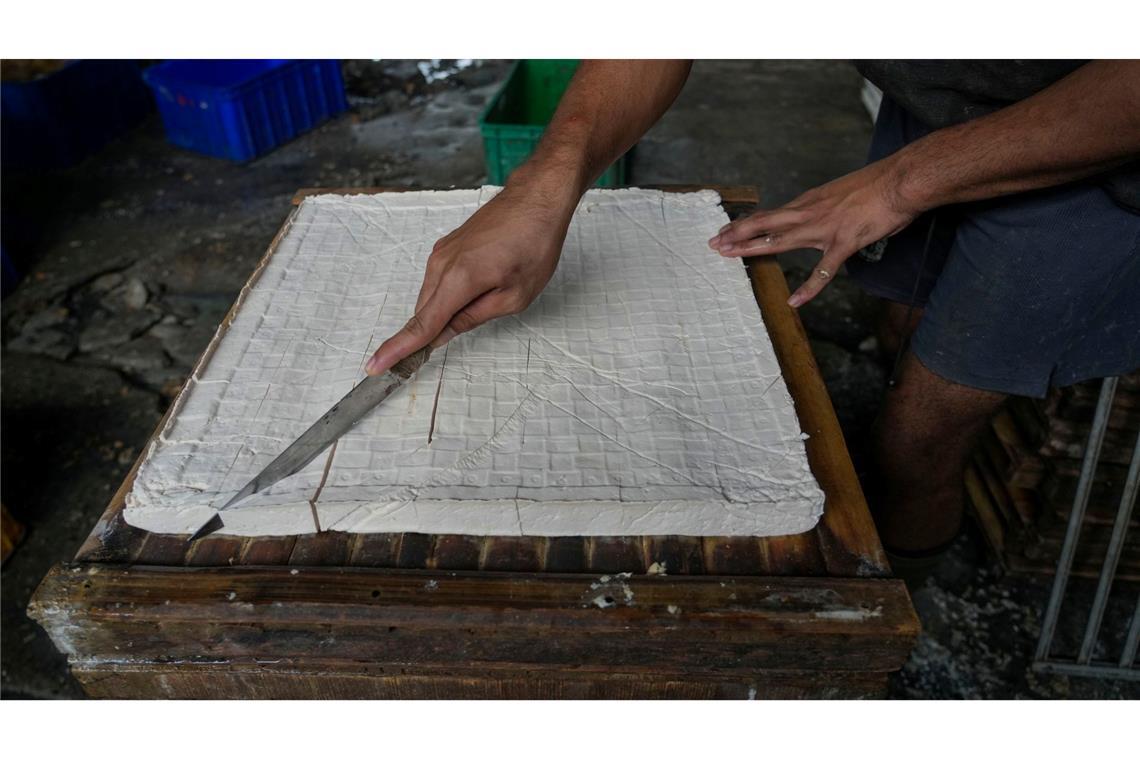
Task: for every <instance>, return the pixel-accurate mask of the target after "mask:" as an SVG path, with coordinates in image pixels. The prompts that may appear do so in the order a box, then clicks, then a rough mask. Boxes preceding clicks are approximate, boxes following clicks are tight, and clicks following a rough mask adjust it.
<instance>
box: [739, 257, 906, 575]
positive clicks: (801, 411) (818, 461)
mask: <svg viewBox="0 0 1140 760" xmlns="http://www.w3.org/2000/svg"><path fill="white" fill-rule="evenodd" d="M748 271H749V276H750V278H751V280H752V291H753V293H754V294H755V295H756V302H757V303H758V304H759V305H760V311H761V313H762V314H763V316H764V324H765V326H766V327H767V328H768V334H769V336H770V337H771V339H772V346H773V348H775V350H776V357H777V358H778V359H779V362H780V369H781V371H782V373H783V375H784V381H785V382H786V383H787V386H788V392H789V393H790V394H791V396H792V399H793V401H794V402H795V405H796V412H797V414H798V416H799V420H800V426H801V428H802V429H803V431H804V432H805V433H807V434H808V436H809V437H808V439H807V441H806V442H805V446H806V448H807V455H808V464H809V465H810V466H811V470H812V473H814V474H815V477H816V480H818V481H819V485H820V488H822V489H823V491H824V493H825V494H826V497H827V502H826V504H825V506H824V513H823V518H822V519H821V520H820V522H819V524H818V525H817V526H816V529H815V530H816V534H817V536H818V538H819V546H820V549H821V553H822V556H823V560H824V564H825V565H826V566H827V572H828V573H829V574H831V575H835V576H867V577H876V576H886V575H889V574H890V565H889V564H888V563H887V558H886V555H885V554H884V553H883V547H882V545H881V544H880V543H879V536H878V533H876V532H875V524H874V522H873V521H872V520H871V513H870V511H869V510H868V509H867V501H866V499H865V498H864V497H863V489H862V487H861V486H860V485H859V479H858V478H857V477H856V475H855V468H854V467H853V466H852V464H851V457H850V455H849V454H848V453H847V445H846V444H845V443H844V440H843V433H842V431H841V430H840V429H839V421H838V420H837V419H836V417H835V409H834V407H832V405H831V398H830V397H829V396H828V395H827V388H826V387H825V386H824V384H823V378H822V377H821V375H820V374H819V367H818V366H817V365H816V363H815V357H814V356H812V353H811V350H810V349H809V348H808V342H807V334H806V333H805V332H804V328H803V324H801V322H800V318H799V315H798V314H796V312H795V310H793V309H792V308H791V307H790V306H788V304H787V301H788V296H789V291H788V283H787V281H786V280H785V279H784V275H783V273H782V272H781V271H780V268H779V264H778V263H777V261H776V259H775V257H772V256H760V257H756V258H754V259H752V260H751V261H750V262H749V265H748Z"/></svg>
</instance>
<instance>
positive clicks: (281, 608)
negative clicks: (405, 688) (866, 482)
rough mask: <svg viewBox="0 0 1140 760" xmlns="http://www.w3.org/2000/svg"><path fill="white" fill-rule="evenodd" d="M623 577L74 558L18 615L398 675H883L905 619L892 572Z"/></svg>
mask: <svg viewBox="0 0 1140 760" xmlns="http://www.w3.org/2000/svg"><path fill="white" fill-rule="evenodd" d="M539 578H541V581H542V582H541V583H536V582H535V581H536V580H538V579H539ZM595 583H596V582H595ZM620 583H621V584H622V586H623V590H625V591H628V593H622V594H615V597H616V598H615V601H614V603H613V604H610V605H599V604H597V603H596V601H595V597H596V596H597V593H598V592H597V590H596V585H595V584H594V583H591V578H590V576H574V575H561V574H546V575H543V576H535V575H528V574H512V573H454V572H429V571H418V572H416V571H399V570H371V569H364V568H321V567H312V568H299V569H294V570H289V569H286V568H260V567H247V566H234V567H225V568H169V567H154V568H141V567H118V566H116V567H108V566H102V567H92V566H84V565H76V566H63V567H57V568H55V569H53V570H52V571H51V572H50V573H49V574H48V576H47V577H46V578H45V580H44V582H43V584H42V585H41V587H40V589H39V590H38V591H37V592H36V594H35V596H34V597H33V599H32V602H31V604H30V606H29V614H30V615H31V616H32V617H33V618H34V619H36V620H37V621H38V622H39V623H40V625H42V626H43V627H44V628H45V629H46V630H47V631H48V632H49V634H51V636H52V639H53V641H55V643H56V645H57V646H58V647H59V648H60V649H61V650H62V651H63V652H65V653H66V654H67V655H68V656H69V657H70V658H71V660H72V661H73V662H75V663H77V664H83V665H85V666H87V667H95V666H100V665H103V666H105V667H106V669H109V670H111V671H115V670H117V669H118V668H120V667H121V666H124V665H131V664H134V665H139V666H147V665H149V664H162V663H170V662H172V661H178V662H180V663H182V664H181V665H180V669H181V670H183V671H184V672H187V673H190V672H194V670H195V662H198V661H201V660H203V659H207V660H208V661H209V662H210V663H212V664H213V665H214V666H227V665H229V664H234V665H241V664H245V665H251V664H253V663H255V662H258V661H270V660H275V661H279V662H280V663H281V664H283V665H284V666H286V667H290V668H297V669H300V670H306V669H317V670H322V671H323V670H326V669H330V670H335V669H336V668H337V667H349V666H352V665H353V664H357V665H364V664H371V665H373V666H378V667H385V668H387V667H392V668H399V669H400V672H403V673H408V674H416V673H417V672H418V669H419V668H421V667H423V668H441V667H444V668H446V667H460V668H473V667H491V668H493V667H502V668H523V669H530V668H533V667H535V666H542V667H544V668H546V669H547V670H548V671H549V672H554V673H562V672H565V671H574V672H582V671H583V670H587V671H590V670H592V671H598V670H606V671H608V672H615V673H629V674H635V673H642V674H645V673H652V674H654V675H655V676H656V677H661V676H665V675H670V674H672V675H675V676H677V677H682V676H683V677H685V678H692V679H699V678H701V677H702V676H704V675H706V674H711V673H720V674H721V675H723V674H725V673H736V674H741V673H747V674H753V675H754V674H755V673H756V671H757V670H806V671H840V672H869V671H871V672H880V673H884V672H888V671H891V670H894V669H897V668H898V667H900V666H901V665H902V663H903V661H904V660H905V658H906V657H907V655H908V653H909V651H910V648H911V646H912V644H913V643H914V641H915V638H916V636H917V634H918V620H917V618H916V617H915V615H914V611H913V609H912V608H911V606H910V601H909V597H908V596H907V592H906V589H905V587H904V586H903V584H902V583H901V582H900V581H896V580H890V579H879V580H875V579H809V578H782V579H766V578H723V577H707V578H702V577H673V576H668V577H662V576H632V577H630V578H625V579H621V581H620ZM456 621H462V624H461V625H457V624H456ZM552 632H557V636H558V646H551V645H550V644H551V634H552ZM124 641H130V642H131V647H130V649H129V650H127V649H124V648H123V647H122V646H121V645H122V643H123V642H124ZM203 655H208V657H206V658H203ZM219 696H222V695H221V694H219Z"/></svg>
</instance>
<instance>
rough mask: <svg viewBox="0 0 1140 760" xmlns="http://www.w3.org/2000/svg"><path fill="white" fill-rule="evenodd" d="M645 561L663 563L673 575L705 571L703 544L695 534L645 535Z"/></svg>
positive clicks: (697, 573) (698, 573) (666, 570)
mask: <svg viewBox="0 0 1140 760" xmlns="http://www.w3.org/2000/svg"><path fill="white" fill-rule="evenodd" d="M645 542H646V548H645V561H646V562H647V563H649V564H650V565H652V564H653V563H654V562H656V563H657V564H658V565H663V566H664V569H665V572H666V573H672V574H673V575H701V574H703V573H704V572H705V559H704V544H703V542H702V541H701V539H699V538H697V537H696V536H647V537H646V540H645Z"/></svg>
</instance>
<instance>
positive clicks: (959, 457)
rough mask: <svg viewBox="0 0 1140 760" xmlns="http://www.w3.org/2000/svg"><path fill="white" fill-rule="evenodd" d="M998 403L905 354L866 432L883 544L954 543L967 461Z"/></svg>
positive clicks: (998, 398) (920, 547)
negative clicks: (946, 378)
mask: <svg viewBox="0 0 1140 760" xmlns="http://www.w3.org/2000/svg"><path fill="white" fill-rule="evenodd" d="M1004 400H1005V396H1004V395H1002V394H1000V393H993V392H990V391H983V390H978V389H976V388H969V387H967V386H964V385H958V384H957V383H952V382H950V381H949V380H944V379H943V378H941V377H939V376H938V375H936V374H934V373H933V372H931V371H930V370H928V369H927V368H926V367H924V366H923V365H922V364H921V362H919V361H918V359H917V358H915V356H914V354H912V353H910V352H909V351H908V352H907V353H906V355H905V356H904V358H903V361H902V366H901V368H900V371H899V378H898V383H897V384H896V386H895V387H894V388H892V389H890V390H888V391H887V394H886V398H885V399H884V403H883V408H882V410H881V411H880V413H879V418H878V420H877V421H876V423H875V427H874V430H873V431H872V463H873V465H874V473H873V475H872V482H871V483H870V484H869V485H870V486H871V488H870V491H871V493H870V497H871V503H872V507H873V511H874V514H875V522H876V524H877V526H878V528H879V536H880V537H881V538H882V540H883V543H884V545H886V546H887V547H888V548H890V549H894V550H896V551H901V552H922V551H924V550H927V549H933V548H935V547H938V546H941V545H943V544H945V543H947V542H949V541H950V540H952V539H953V538H954V536H955V535H956V534H957V532H958V528H959V526H960V525H961V522H962V512H963V507H964V504H963V501H964V499H963V485H962V474H963V470H964V469H965V465H966V458H967V457H968V456H969V454H970V451H971V450H972V449H973V446H974V441H975V438H976V437H977V435H978V433H979V432H980V431H981V430H982V428H983V426H984V425H985V424H986V422H987V421H988V420H989V418H990V417H991V416H992V415H993V414H994V412H995V411H996V410H997V408H998V407H999V406H1001V404H1002V402H1003V401H1004Z"/></svg>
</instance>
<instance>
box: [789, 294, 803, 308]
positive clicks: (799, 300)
mask: <svg viewBox="0 0 1140 760" xmlns="http://www.w3.org/2000/svg"><path fill="white" fill-rule="evenodd" d="M805 300H806V299H805V298H804V297H803V295H802V294H801V293H792V297H791V298H789V299H788V306H791V307H792V308H793V309H798V308H800V307H801V306H803V305H804V301H805Z"/></svg>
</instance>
